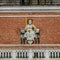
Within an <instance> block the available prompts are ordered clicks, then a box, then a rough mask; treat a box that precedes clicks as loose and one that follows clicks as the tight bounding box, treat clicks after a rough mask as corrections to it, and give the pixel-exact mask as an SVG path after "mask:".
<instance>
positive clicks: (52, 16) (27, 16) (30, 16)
mask: <svg viewBox="0 0 60 60" xmlns="http://www.w3.org/2000/svg"><path fill="white" fill-rule="evenodd" d="M25 17H26V18H43V17H46V18H49V17H51V18H54V17H60V15H20V16H19V15H16V16H11V15H10V16H7V15H6V16H1V15H0V18H25Z"/></svg>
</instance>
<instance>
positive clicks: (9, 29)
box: [0, 17, 60, 44]
mask: <svg viewBox="0 0 60 60" xmlns="http://www.w3.org/2000/svg"><path fill="white" fill-rule="evenodd" d="M27 19H28V18H0V44H2V43H3V44H20V32H19V31H20V29H24V27H25V26H26V20H27ZM30 19H32V20H33V23H34V25H35V26H36V27H37V28H38V29H40V43H41V44H60V18H51V17H50V18H46V17H45V18H30Z"/></svg>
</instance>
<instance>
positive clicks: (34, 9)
mask: <svg viewBox="0 0 60 60" xmlns="http://www.w3.org/2000/svg"><path fill="white" fill-rule="evenodd" d="M19 12H23V13H31V12H37V13H39V12H60V6H20V7H17V6H14V7H9V6H5V7H0V13H19Z"/></svg>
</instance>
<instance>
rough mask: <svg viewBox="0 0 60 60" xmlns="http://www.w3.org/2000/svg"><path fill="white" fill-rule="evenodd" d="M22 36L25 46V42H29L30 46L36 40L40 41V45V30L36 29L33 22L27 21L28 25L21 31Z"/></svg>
mask: <svg viewBox="0 0 60 60" xmlns="http://www.w3.org/2000/svg"><path fill="white" fill-rule="evenodd" d="M20 34H21V44H23V43H24V44H25V41H26V40H27V41H28V44H30V45H31V44H32V43H33V42H34V41H35V40H38V44H39V43H40V30H39V29H37V28H36V27H35V25H34V24H33V21H32V20H28V21H27V25H26V27H25V29H24V30H20Z"/></svg>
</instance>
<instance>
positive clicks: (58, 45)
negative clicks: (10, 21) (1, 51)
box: [0, 44, 60, 47]
mask: <svg viewBox="0 0 60 60" xmlns="http://www.w3.org/2000/svg"><path fill="white" fill-rule="evenodd" d="M0 46H6V47H7V46H48V47H49V46H56V47H60V44H31V45H29V44H0Z"/></svg>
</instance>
